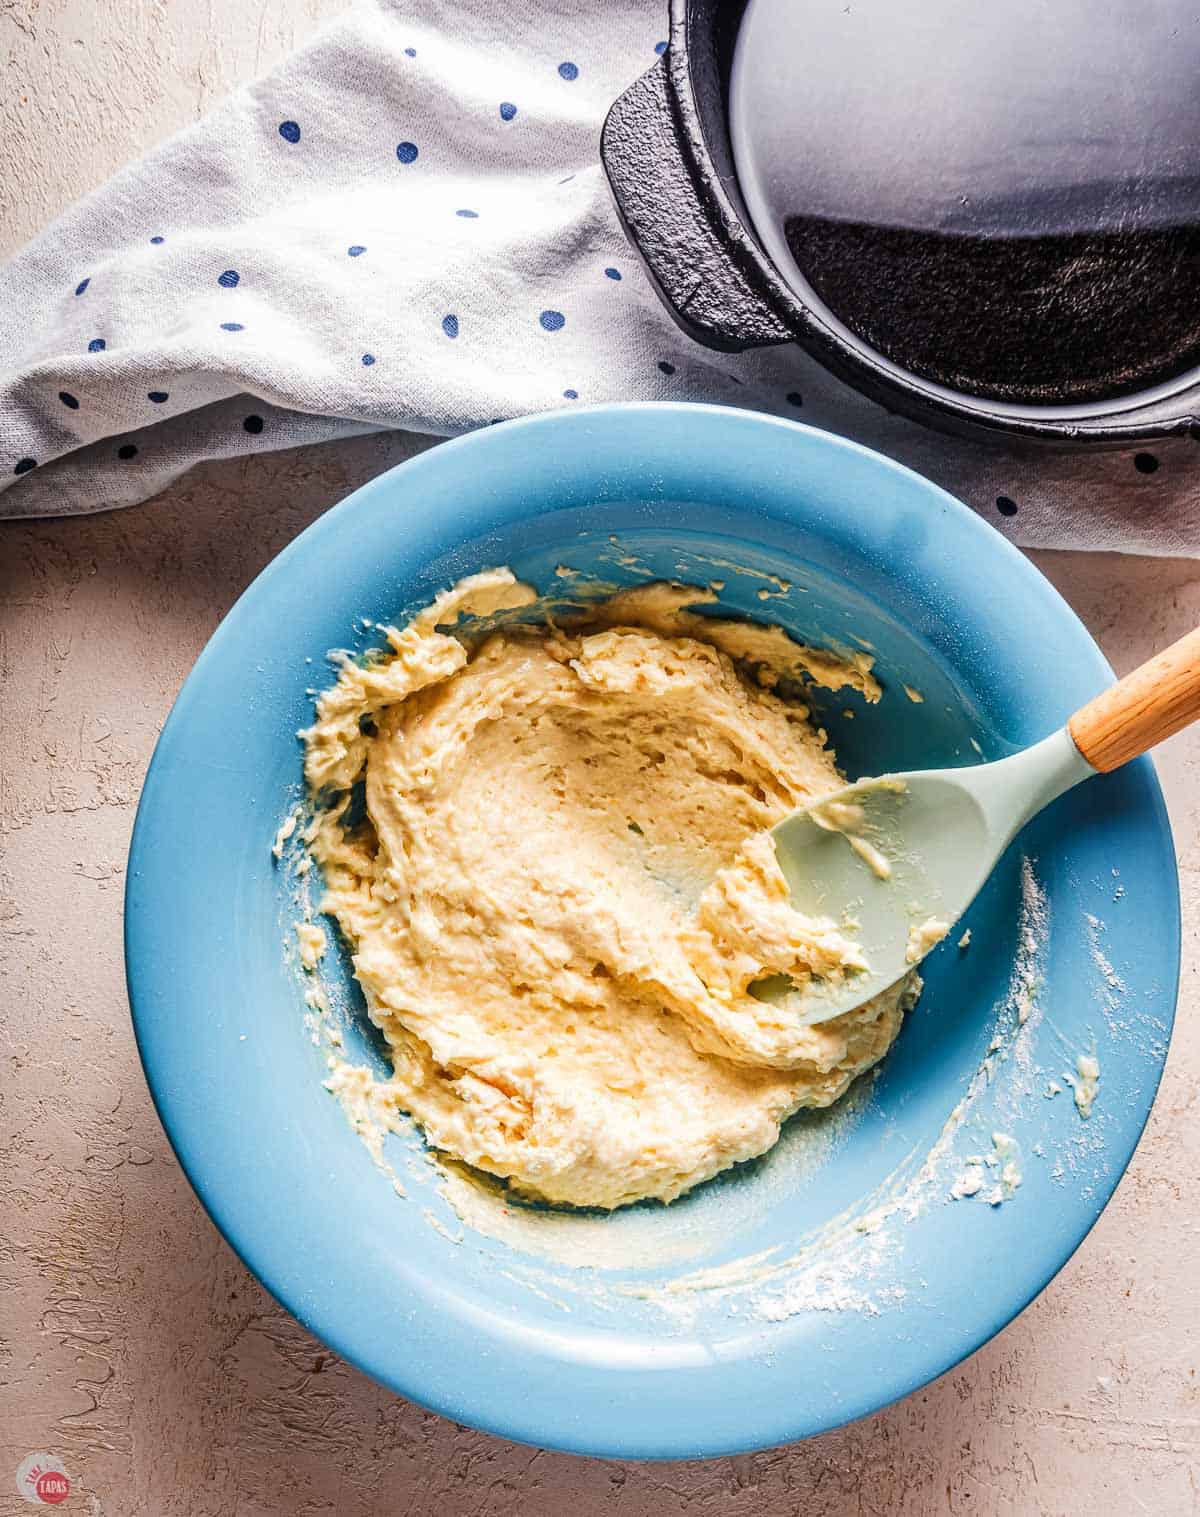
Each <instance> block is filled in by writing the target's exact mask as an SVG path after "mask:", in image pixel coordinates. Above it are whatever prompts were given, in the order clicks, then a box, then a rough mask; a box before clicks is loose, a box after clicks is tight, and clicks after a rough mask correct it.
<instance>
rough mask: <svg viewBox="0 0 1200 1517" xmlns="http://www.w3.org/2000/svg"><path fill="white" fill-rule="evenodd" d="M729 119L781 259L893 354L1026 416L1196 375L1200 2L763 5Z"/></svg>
mask: <svg viewBox="0 0 1200 1517" xmlns="http://www.w3.org/2000/svg"><path fill="white" fill-rule="evenodd" d="M730 136H731V140H732V146H733V153H734V161H735V163H736V167H737V175H738V182H739V188H740V189H741V192H742V195H743V198H744V200H745V202H746V206H747V208H748V210H749V212H750V216H751V219H752V221H753V224H754V229H755V233H756V235H757V236H758V238H759V240H760V241H761V243H762V245H763V248H764V251H765V252H766V253H767V255H768V256H769V257H770V259H771V260H772V262H773V263H774V264H775V265H776V267H777V268H778V270H779V272H780V274H781V276H782V277H783V278H784V280H785V281H786V282H787V283H788V284H789V285H790V286H791V287H792V289H793V290H794V291H795V293H796V294H797V295H798V296H799V297H800V298H801V299H803V300H804V301H806V302H807V303H808V304H809V305H810V306H812V307H813V308H815V310H816V311H817V312H818V314H819V315H820V316H821V317H822V319H823V320H825V321H826V322H827V323H829V324H830V325H831V326H833V327H834V328H835V329H836V330H838V331H839V332H840V333H841V335H842V336H843V337H845V338H848V339H849V340H851V341H853V342H855V343H857V344H859V345H865V346H867V347H869V348H870V349H872V350H873V351H874V352H875V353H876V354H878V355H879V356H880V357H881V358H883V359H884V360H885V361H886V362H887V363H888V364H889V366H892V367H894V368H896V369H898V370H900V371H907V372H909V373H911V374H915V375H918V376H920V377H921V378H922V379H923V380H925V381H926V382H928V383H931V384H932V385H933V386H935V387H937V388H940V389H944V390H945V391H947V392H950V393H954V394H958V395H963V394H965V395H971V396H978V397H981V398H985V399H988V400H990V401H993V402H1000V403H1001V406H1000V407H994V409H1002V408H1003V407H1005V406H1011V407H1012V409H1013V411H1014V414H1016V413H1024V412H1027V411H1028V410H1029V409H1030V408H1031V407H1033V408H1035V409H1038V410H1043V409H1044V408H1047V407H1052V408H1055V409H1056V410H1059V411H1060V412H1061V414H1063V415H1069V414H1075V415H1079V416H1083V415H1086V414H1088V413H1089V412H1090V411H1091V410H1092V408H1093V407H1096V408H1097V409H1101V408H1102V409H1105V410H1111V409H1112V408H1113V401H1114V400H1116V399H1118V398H1121V397H1131V398H1132V397H1136V400H1137V403H1138V404H1142V403H1144V402H1145V401H1146V400H1148V399H1149V398H1151V397H1155V396H1160V395H1164V394H1168V393H1171V392H1173V391H1175V390H1177V389H1180V388H1182V387H1183V386H1184V385H1185V384H1189V383H1194V382H1195V380H1196V378H1197V374H1196V371H1197V369H1200V8H1197V9H1190V8H1188V7H1187V6H1184V5H1180V4H1178V3H1171V0H1137V3H1134V0H1111V3H1110V0H917V3H914V4H904V3H901V0H750V4H749V6H748V8H747V10H746V14H745V17H744V19H743V22H742V27H741V30H740V32H739V35H738V40H737V48H736V53H735V58H734V66H733V76H732V80H731V92H730ZM1131 403H1132V399H1131Z"/></svg>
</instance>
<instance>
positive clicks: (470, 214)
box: [454, 211, 479, 221]
mask: <svg viewBox="0 0 1200 1517" xmlns="http://www.w3.org/2000/svg"><path fill="white" fill-rule="evenodd" d="M454 214H455V215H456V216H461V217H463V219H464V220H466V221H478V220H479V212H478V211H455V213H454Z"/></svg>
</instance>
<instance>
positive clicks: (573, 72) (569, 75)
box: [558, 63, 579, 80]
mask: <svg viewBox="0 0 1200 1517" xmlns="http://www.w3.org/2000/svg"><path fill="white" fill-rule="evenodd" d="M558 73H559V77H560V78H562V79H567V80H571V79H578V78H579V65H578V64H577V63H560V64H559V65H558Z"/></svg>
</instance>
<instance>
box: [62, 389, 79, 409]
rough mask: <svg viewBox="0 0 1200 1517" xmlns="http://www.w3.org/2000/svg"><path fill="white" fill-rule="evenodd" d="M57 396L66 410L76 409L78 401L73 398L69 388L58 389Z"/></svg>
mask: <svg viewBox="0 0 1200 1517" xmlns="http://www.w3.org/2000/svg"><path fill="white" fill-rule="evenodd" d="M58 398H59V400H61V401H62V403H63V405H64V406H66V408H67V410H68V411H78V409H79V402H78V401H77V400H76V399H75V397H74V395H72V394H71V392H70V391H69V390H60V391H59V392H58Z"/></svg>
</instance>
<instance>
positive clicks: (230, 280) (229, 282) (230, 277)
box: [217, 269, 242, 290]
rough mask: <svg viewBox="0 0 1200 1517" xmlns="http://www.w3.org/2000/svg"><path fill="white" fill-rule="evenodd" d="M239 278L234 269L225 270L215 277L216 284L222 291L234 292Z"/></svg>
mask: <svg viewBox="0 0 1200 1517" xmlns="http://www.w3.org/2000/svg"><path fill="white" fill-rule="evenodd" d="M241 278H242V276H241V275H240V274H239V273H238V271H237V270H236V269H226V270H225V272H224V273H223V274H218V275H217V283H218V284H219V285H220V286H221V288H222V289H223V290H236V289H237V287H238V285H239V283H240V282H241Z"/></svg>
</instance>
